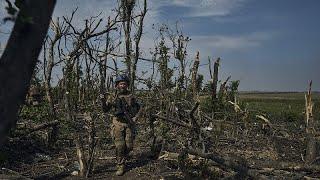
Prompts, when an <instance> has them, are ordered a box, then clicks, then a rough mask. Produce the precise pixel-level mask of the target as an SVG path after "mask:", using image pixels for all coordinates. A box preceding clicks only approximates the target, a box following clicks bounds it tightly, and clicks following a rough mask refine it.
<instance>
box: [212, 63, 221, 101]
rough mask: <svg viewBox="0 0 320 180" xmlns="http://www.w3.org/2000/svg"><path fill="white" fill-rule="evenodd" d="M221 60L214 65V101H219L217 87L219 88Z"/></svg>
mask: <svg viewBox="0 0 320 180" xmlns="http://www.w3.org/2000/svg"><path fill="white" fill-rule="evenodd" d="M219 65H220V58H218V59H217V60H216V61H215V62H214V65H213V76H212V100H213V102H215V101H216V100H217V86H218V73H219Z"/></svg>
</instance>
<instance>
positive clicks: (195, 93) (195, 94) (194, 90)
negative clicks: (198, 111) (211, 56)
mask: <svg viewBox="0 0 320 180" xmlns="http://www.w3.org/2000/svg"><path fill="white" fill-rule="evenodd" d="M199 64H200V59H199V51H198V52H197V55H196V59H195V61H194V64H193V68H192V79H191V80H192V95H193V99H194V100H195V101H198V89H197V74H198V69H199Z"/></svg>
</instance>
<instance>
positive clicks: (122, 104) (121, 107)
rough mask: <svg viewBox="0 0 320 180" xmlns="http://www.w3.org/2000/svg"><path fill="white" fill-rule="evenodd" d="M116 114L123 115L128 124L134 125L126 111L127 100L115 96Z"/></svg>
mask: <svg viewBox="0 0 320 180" xmlns="http://www.w3.org/2000/svg"><path fill="white" fill-rule="evenodd" d="M115 105H116V113H115V114H116V115H117V116H123V117H124V118H125V119H126V120H127V121H128V123H129V124H130V125H134V121H133V119H132V118H131V117H130V115H129V113H128V111H127V102H126V100H125V99H124V98H123V97H122V98H117V100H116V104H115Z"/></svg>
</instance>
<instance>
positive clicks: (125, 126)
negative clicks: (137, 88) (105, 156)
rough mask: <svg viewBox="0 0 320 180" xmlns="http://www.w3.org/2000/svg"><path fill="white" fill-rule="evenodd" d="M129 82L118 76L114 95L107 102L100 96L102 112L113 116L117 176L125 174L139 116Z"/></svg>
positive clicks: (138, 106)
mask: <svg viewBox="0 0 320 180" xmlns="http://www.w3.org/2000/svg"><path fill="white" fill-rule="evenodd" d="M129 82H130V81H129V78H128V77H127V76H126V75H120V76H118V77H117V78H116V80H115V87H116V94H115V95H114V96H109V97H108V98H107V100H105V99H104V95H101V98H102V108H103V110H104V112H109V111H111V114H112V116H113V117H112V128H111V135H112V137H113V140H114V144H115V146H116V158H117V172H116V175H118V176H121V175H123V174H124V173H125V163H126V160H127V157H128V154H129V152H130V151H131V150H132V149H133V140H134V132H135V128H134V126H135V121H136V119H137V117H138V114H140V113H139V112H140V105H139V104H138V103H137V101H136V99H135V97H134V96H133V95H132V94H131V92H130V91H129V90H128V85H129Z"/></svg>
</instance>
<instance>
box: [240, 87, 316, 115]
mask: <svg viewBox="0 0 320 180" xmlns="http://www.w3.org/2000/svg"><path fill="white" fill-rule="evenodd" d="M239 96H240V102H242V103H244V104H245V105H246V106H247V108H248V109H249V110H251V111H256V112H261V113H263V114H265V115H266V116H268V117H269V118H271V120H283V121H296V120H299V121H302V120H303V119H304V112H305V97H304V93H302V92H299V93H278V92H275V93H272V92H270V93H240V95H239ZM312 99H313V102H314V118H315V119H319V117H320V113H319V111H320V93H318V92H317V93H313V95H312Z"/></svg>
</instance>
